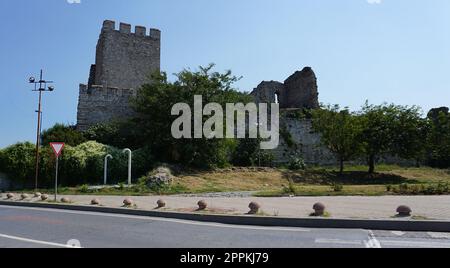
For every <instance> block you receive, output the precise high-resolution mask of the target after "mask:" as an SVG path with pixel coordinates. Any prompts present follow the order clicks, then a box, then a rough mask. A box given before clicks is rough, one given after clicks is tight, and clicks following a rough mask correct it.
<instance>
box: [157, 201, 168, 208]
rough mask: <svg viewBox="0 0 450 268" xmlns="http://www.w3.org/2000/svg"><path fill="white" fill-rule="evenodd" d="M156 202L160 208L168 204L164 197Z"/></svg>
mask: <svg viewBox="0 0 450 268" xmlns="http://www.w3.org/2000/svg"><path fill="white" fill-rule="evenodd" d="M156 204H157V205H158V208H163V207H165V206H166V202H165V201H164V200H162V199H159V200H158V201H157V202H156Z"/></svg>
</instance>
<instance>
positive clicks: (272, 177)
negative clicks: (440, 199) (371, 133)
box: [30, 165, 450, 197]
mask: <svg viewBox="0 0 450 268" xmlns="http://www.w3.org/2000/svg"><path fill="white" fill-rule="evenodd" d="M337 170H338V168H337V167H310V168H308V169H307V170H298V171H292V170H288V169H283V168H280V169H272V168H237V167H234V168H228V169H222V170H212V171H196V170H183V171H180V172H177V174H176V176H177V179H175V181H174V183H173V184H171V185H169V186H162V187H158V188H155V189H149V188H147V187H146V186H145V185H136V186H133V187H130V188H128V187H118V188H103V189H100V190H90V189H89V187H87V185H83V186H80V187H73V188H60V189H59V194H64V195H86V194H89V195H100V196H101V195H122V196H123V195H125V196H142V195H173V194H201V193H210V192H241V191H255V192H257V194H256V196H260V197H272V196H290V195H295V196H353V195H356V196H380V195H399V194H413V193H409V192H404V191H403V193H402V192H401V191H397V190H396V189H400V186H401V185H408V189H413V190H414V189H416V188H418V189H422V188H424V189H428V192H430V194H437V193H438V192H442V191H441V190H442V189H445V187H442V186H440V187H438V185H439V184H441V185H444V184H446V183H450V171H449V170H441V169H433V168H429V167H422V168H416V167H400V166H397V165H379V166H377V171H378V173H376V174H368V173H367V172H366V170H367V167H365V166H347V167H346V171H345V172H344V173H343V174H339V172H337ZM433 189H436V190H433ZM30 192H34V191H30ZM39 192H42V193H47V194H49V195H51V194H52V193H53V190H52V189H50V190H44V189H41V190H39Z"/></svg>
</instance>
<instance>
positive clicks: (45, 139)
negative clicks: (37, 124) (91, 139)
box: [42, 124, 86, 146]
mask: <svg viewBox="0 0 450 268" xmlns="http://www.w3.org/2000/svg"><path fill="white" fill-rule="evenodd" d="M50 142H64V143H65V144H66V145H70V146H77V145H80V144H82V143H83V142H86V138H85V137H84V135H83V133H81V132H79V131H77V130H76V126H69V125H64V124H56V125H54V126H53V127H52V128H49V129H47V130H45V131H44V132H43V133H42V145H43V146H48V145H49V144H50Z"/></svg>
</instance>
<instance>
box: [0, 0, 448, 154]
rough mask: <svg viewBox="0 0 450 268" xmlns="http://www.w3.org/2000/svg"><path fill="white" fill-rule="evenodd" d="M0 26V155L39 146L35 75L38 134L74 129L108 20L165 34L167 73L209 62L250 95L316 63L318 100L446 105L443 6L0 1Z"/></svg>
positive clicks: (314, 1) (440, 2)
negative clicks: (38, 89)
mask: <svg viewBox="0 0 450 268" xmlns="http://www.w3.org/2000/svg"><path fill="white" fill-rule="evenodd" d="M69 2H70V0H69ZM369 2H373V3H369ZM0 19H1V26H0V36H1V37H2V38H1V42H0V59H1V61H0V76H1V77H0V78H1V85H0V93H1V95H0V126H1V128H0V148H1V147H4V146H7V145H9V144H12V143H15V142H18V141H26V140H30V141H34V140H35V128H36V113H35V112H34V111H35V110H36V108H37V107H36V106H37V94H36V93H34V92H31V91H30V89H31V88H30V85H29V84H27V80H28V77H29V76H31V75H37V74H38V72H39V69H40V68H44V70H45V73H44V75H45V77H44V78H46V79H51V80H55V81H56V88H57V90H56V91H55V92H54V93H51V94H46V95H45V96H44V103H43V104H44V121H43V123H44V128H48V127H50V126H52V125H53V124H54V123H57V122H60V123H76V107H77V101H78V84H79V83H86V82H87V81H86V80H87V78H88V73H89V66H90V64H92V63H94V56H95V45H96V42H97V39H98V35H99V31H100V28H101V24H102V21H103V20H105V19H112V20H116V21H123V22H128V23H131V24H132V25H137V24H138V25H145V26H147V27H154V28H159V29H161V30H162V38H163V39H162V69H163V70H164V71H167V72H168V73H174V72H178V71H180V70H181V69H183V68H187V67H189V68H196V67H197V66H199V65H207V64H208V63H211V62H214V63H216V64H217V70H220V71H223V70H227V69H231V70H232V71H233V72H234V73H235V74H236V75H239V76H241V75H242V76H243V79H242V80H241V81H240V82H239V83H238V84H237V86H238V87H239V89H240V90H242V91H251V90H252V89H253V88H254V87H256V86H257V85H258V84H259V83H260V82H261V81H262V80H279V81H284V79H286V78H287V77H288V76H289V75H290V74H292V73H293V72H294V71H295V70H298V69H302V68H303V67H304V66H311V67H313V69H314V70H315V72H316V75H317V77H318V83H319V91H320V101H321V102H323V103H332V104H334V103H339V104H340V105H341V106H349V107H351V108H352V109H358V108H359V107H360V106H361V105H362V104H363V103H364V101H365V100H366V99H368V100H369V101H370V102H371V103H375V104H379V103H382V102H385V101H386V102H394V103H397V104H403V105H413V104H414V105H419V106H421V107H422V108H423V109H424V110H425V111H428V110H429V109H430V108H433V107H438V106H444V105H445V106H449V105H450V1H448V0H433V1H429V0H381V1H379V0H276V1H275V0H129V1H124V0H81V3H80V4H69V3H68V0H2V1H0Z"/></svg>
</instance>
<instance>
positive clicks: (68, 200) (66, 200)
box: [61, 197, 70, 203]
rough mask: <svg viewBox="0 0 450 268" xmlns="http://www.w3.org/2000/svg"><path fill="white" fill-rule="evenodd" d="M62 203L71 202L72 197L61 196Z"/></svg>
mask: <svg viewBox="0 0 450 268" xmlns="http://www.w3.org/2000/svg"><path fill="white" fill-rule="evenodd" d="M61 203H70V199H69V198H67V197H63V198H61Z"/></svg>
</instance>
